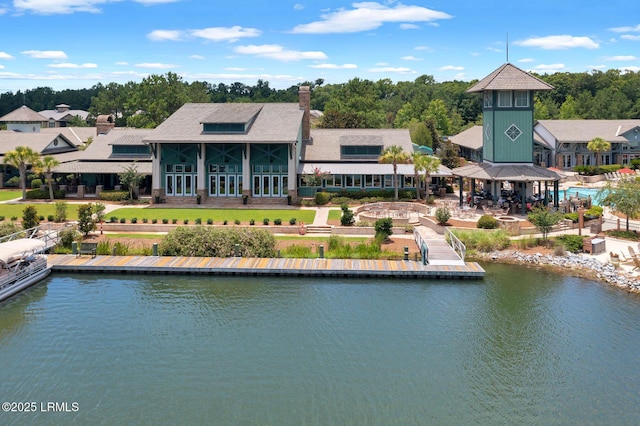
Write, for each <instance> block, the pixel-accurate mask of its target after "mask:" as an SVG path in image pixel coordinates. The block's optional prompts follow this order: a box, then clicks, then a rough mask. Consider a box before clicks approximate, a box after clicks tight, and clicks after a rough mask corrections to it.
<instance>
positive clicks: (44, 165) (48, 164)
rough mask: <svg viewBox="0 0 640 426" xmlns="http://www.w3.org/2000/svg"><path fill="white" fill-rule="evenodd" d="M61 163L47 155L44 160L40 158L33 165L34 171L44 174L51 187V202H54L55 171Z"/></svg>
mask: <svg viewBox="0 0 640 426" xmlns="http://www.w3.org/2000/svg"><path fill="white" fill-rule="evenodd" d="M59 165H60V162H59V161H58V160H56V158H55V157H54V156H52V155H45V156H44V158H39V159H38V161H36V162H35V164H34V165H33V168H34V170H35V171H36V172H37V173H42V174H44V176H45V178H46V179H47V184H48V185H49V200H50V201H53V169H55V168H56V167H58V166H59Z"/></svg>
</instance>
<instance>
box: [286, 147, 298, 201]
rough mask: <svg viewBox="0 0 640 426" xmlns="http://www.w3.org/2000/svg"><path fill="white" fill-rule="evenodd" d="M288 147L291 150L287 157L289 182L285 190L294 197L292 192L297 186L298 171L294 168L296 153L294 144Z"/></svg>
mask: <svg viewBox="0 0 640 426" xmlns="http://www.w3.org/2000/svg"><path fill="white" fill-rule="evenodd" d="M289 149H290V150H291V152H290V155H289V158H288V159H287V161H288V163H287V164H288V170H289V184H288V188H287V191H288V192H289V195H291V196H292V197H293V198H295V196H294V194H295V193H296V188H297V186H298V173H297V170H296V158H297V155H298V154H297V152H296V144H295V143H292V144H290V145H289Z"/></svg>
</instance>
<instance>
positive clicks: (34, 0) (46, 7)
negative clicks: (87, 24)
mask: <svg viewBox="0 0 640 426" xmlns="http://www.w3.org/2000/svg"><path fill="white" fill-rule="evenodd" d="M113 1H114V0H14V1H13V6H14V7H15V8H16V10H17V11H18V12H20V13H22V12H31V13H35V14H40V15H57V14H70V13H76V12H87V13H100V12H101V9H100V7H99V6H101V5H104V4H107V3H112V2H113ZM134 1H135V2H136V3H140V4H144V5H153V4H162V3H173V2H176V1H178V0H134ZM0 14H1V13H0Z"/></svg>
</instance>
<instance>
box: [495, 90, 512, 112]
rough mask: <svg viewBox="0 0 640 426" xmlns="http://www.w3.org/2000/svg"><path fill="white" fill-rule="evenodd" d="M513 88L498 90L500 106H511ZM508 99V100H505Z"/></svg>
mask: <svg viewBox="0 0 640 426" xmlns="http://www.w3.org/2000/svg"><path fill="white" fill-rule="evenodd" d="M511 98H512V92H511V90H498V108H511V105H512V103H511ZM505 100H507V101H508V102H505Z"/></svg>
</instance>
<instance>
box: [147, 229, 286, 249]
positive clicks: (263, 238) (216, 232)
mask: <svg viewBox="0 0 640 426" xmlns="http://www.w3.org/2000/svg"><path fill="white" fill-rule="evenodd" d="M235 244H238V245H239V246H240V249H241V251H242V255H243V256H247V257H275V255H276V240H275V237H274V236H273V235H272V234H271V233H270V232H269V231H267V230H264V229H255V228H254V229H248V228H235V227H234V228H207V227H203V226H201V225H200V226H188V227H187V226H181V227H178V228H176V229H174V230H173V231H171V232H169V233H168V234H167V236H166V237H165V238H163V240H162V242H161V243H160V246H159V251H160V253H161V254H162V255H163V256H207V257H229V256H233V255H234V246H235Z"/></svg>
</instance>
